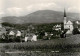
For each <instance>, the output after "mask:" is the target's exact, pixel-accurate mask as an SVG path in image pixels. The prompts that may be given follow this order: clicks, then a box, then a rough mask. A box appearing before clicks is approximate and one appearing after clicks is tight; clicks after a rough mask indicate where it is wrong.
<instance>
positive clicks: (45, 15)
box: [2, 10, 79, 24]
mask: <svg viewBox="0 0 80 56" xmlns="http://www.w3.org/2000/svg"><path fill="white" fill-rule="evenodd" d="M63 14H64V13H63V12H58V11H52V10H39V11H36V12H33V13H31V14H28V15H26V16H20V17H16V16H7V17H3V18H2V20H3V21H4V22H9V23H16V24H17V23H18V24H22V23H54V22H62V21H63ZM67 18H68V19H69V20H73V21H74V20H79V14H78V13H67Z"/></svg>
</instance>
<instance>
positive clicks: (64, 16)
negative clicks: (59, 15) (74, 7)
mask: <svg viewBox="0 0 80 56" xmlns="http://www.w3.org/2000/svg"><path fill="white" fill-rule="evenodd" d="M64 17H66V11H65V9H64Z"/></svg>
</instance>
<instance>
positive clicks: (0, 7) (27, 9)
mask: <svg viewBox="0 0 80 56" xmlns="http://www.w3.org/2000/svg"><path fill="white" fill-rule="evenodd" d="M79 5H80V0H0V17H3V16H24V15H27V14H30V13H32V12H35V11H38V10H54V11H64V8H65V9H66V11H67V12H73V13H80V6H79Z"/></svg>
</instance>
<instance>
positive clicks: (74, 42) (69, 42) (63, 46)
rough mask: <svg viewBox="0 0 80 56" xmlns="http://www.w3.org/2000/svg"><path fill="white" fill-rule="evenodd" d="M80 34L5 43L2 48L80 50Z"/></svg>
mask: <svg viewBox="0 0 80 56" xmlns="http://www.w3.org/2000/svg"><path fill="white" fill-rule="evenodd" d="M79 36H80V35H74V36H71V37H69V38H62V39H61V38H59V39H53V40H40V41H36V42H23V43H4V44H2V46H1V45H0V46H1V47H2V48H3V49H4V50H25V51H26V50H27V51H28V50H33V51H35V50H40V51H51V50H58V51H61V52H69V51H80V41H79V40H80V38H79Z"/></svg>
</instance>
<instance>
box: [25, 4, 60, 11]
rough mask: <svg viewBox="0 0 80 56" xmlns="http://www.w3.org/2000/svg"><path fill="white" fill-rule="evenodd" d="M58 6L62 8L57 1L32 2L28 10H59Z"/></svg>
mask: <svg viewBox="0 0 80 56" xmlns="http://www.w3.org/2000/svg"><path fill="white" fill-rule="evenodd" d="M57 8H60V7H59V5H57V4H55V3H40V4H31V5H29V6H27V8H26V9H27V10H28V11H33V10H34V11H35V10H46V9H49V10H58V9H57Z"/></svg>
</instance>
